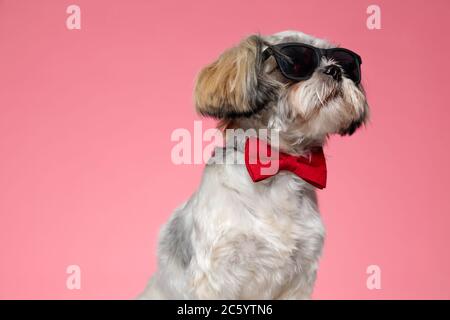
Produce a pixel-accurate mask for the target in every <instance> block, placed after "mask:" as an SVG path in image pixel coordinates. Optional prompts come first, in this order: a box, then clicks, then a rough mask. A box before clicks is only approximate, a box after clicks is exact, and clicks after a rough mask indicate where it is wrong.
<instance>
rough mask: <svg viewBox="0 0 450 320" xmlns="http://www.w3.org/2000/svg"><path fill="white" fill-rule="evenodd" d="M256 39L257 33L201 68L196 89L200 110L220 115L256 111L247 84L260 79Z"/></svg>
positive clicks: (203, 113) (195, 96)
mask: <svg viewBox="0 0 450 320" xmlns="http://www.w3.org/2000/svg"><path fill="white" fill-rule="evenodd" d="M256 42H257V40H256V37H255V36H250V37H248V38H247V39H245V40H243V41H242V42H241V43H240V44H239V45H238V46H236V47H233V48H231V49H228V50H227V51H225V52H224V53H223V54H222V55H221V56H220V57H219V58H218V59H217V61H215V62H213V63H211V64H210V65H208V66H206V67H205V68H204V69H203V70H202V71H201V72H200V74H199V75H198V77H197V83H196V86H195V92H194V99H195V105H196V108H197V111H198V112H199V113H201V114H202V115H210V116H217V117H220V115H222V114H224V113H235V114H241V113H248V112H251V111H252V106H251V105H250V102H249V97H248V91H249V90H248V88H247V86H252V85H254V84H255V83H256V82H257V75H256V65H255V63H256V55H257V52H256V51H257V49H258V46H257V45H256Z"/></svg>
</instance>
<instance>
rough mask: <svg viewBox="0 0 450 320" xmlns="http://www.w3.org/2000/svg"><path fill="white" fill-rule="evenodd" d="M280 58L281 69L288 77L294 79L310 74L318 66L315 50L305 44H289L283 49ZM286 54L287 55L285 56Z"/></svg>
mask: <svg viewBox="0 0 450 320" xmlns="http://www.w3.org/2000/svg"><path fill="white" fill-rule="evenodd" d="M281 53H282V55H281V56H280V57H279V59H278V64H279V66H280V69H281V70H282V71H283V73H284V74H285V75H286V76H287V77H291V78H294V79H298V78H306V77H308V76H310V75H311V74H312V73H313V72H314V70H315V69H316V67H317V57H316V54H315V51H314V50H313V49H311V48H308V47H303V46H288V47H284V48H282V49H281ZM283 55H284V56H286V57H283Z"/></svg>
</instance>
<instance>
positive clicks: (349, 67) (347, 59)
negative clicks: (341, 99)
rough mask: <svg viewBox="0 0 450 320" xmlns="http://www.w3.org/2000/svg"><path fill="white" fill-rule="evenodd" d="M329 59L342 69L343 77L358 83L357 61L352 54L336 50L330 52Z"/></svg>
mask: <svg viewBox="0 0 450 320" xmlns="http://www.w3.org/2000/svg"><path fill="white" fill-rule="evenodd" d="M331 57H332V58H333V59H334V60H336V62H337V63H338V64H339V65H340V66H341V67H342V69H344V72H345V75H346V76H347V77H348V78H349V79H351V80H353V81H354V82H355V83H359V81H360V79H361V75H360V66H359V61H358V60H357V58H356V57H355V56H354V55H353V54H351V53H349V52H347V51H343V50H336V51H333V52H332V54H331Z"/></svg>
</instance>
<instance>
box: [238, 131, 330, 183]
mask: <svg viewBox="0 0 450 320" xmlns="http://www.w3.org/2000/svg"><path fill="white" fill-rule="evenodd" d="M264 148H266V150H265V152H264V151H263V152H259V150H264ZM271 155H272V147H271V146H270V145H269V144H268V143H267V142H264V141H262V140H259V139H257V138H248V139H247V141H246V142H245V166H246V167H247V171H248V173H249V174H250V177H251V178H252V180H253V181H254V182H257V181H261V180H264V179H267V178H269V177H271V176H274V175H276V174H277V173H278V172H279V171H280V170H288V171H290V172H292V173H294V174H295V175H297V176H299V177H300V178H302V179H303V180H305V181H306V182H308V183H310V184H312V185H313V186H315V187H316V188H319V189H323V188H325V186H326V183H327V166H326V162H325V156H324V154H323V150H322V148H318V149H317V150H315V151H314V152H312V153H311V156H310V157H302V156H292V155H290V154H287V153H283V152H279V153H278V157H276V156H275V157H274V158H275V159H272V158H271Z"/></svg>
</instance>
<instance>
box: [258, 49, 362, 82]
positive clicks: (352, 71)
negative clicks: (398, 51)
mask: <svg viewBox="0 0 450 320" xmlns="http://www.w3.org/2000/svg"><path fill="white" fill-rule="evenodd" d="M270 56H273V57H274V58H275V60H276V62H277V64H278V67H279V68H280V71H281V73H282V74H283V75H284V76H285V77H286V78H288V79H291V80H294V81H301V80H306V79H309V78H310V77H311V76H312V74H313V73H314V71H315V70H316V69H317V67H318V66H319V64H320V60H321V58H322V57H326V58H328V59H333V60H334V61H335V62H336V63H337V64H339V66H340V67H341V68H342V70H343V71H344V74H345V76H346V77H347V78H349V79H351V80H352V81H353V82H354V83H355V84H359V83H360V82H361V63H362V60H361V57H360V56H359V55H358V54H356V53H355V52H353V51H350V50H348V49H344V48H332V49H321V48H316V47H313V46H310V45H307V44H303V43H297V42H290V43H282V44H277V45H269V47H268V48H267V49H266V50H264V52H263V61H265V60H267V59H268V58H269V57H270Z"/></svg>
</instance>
